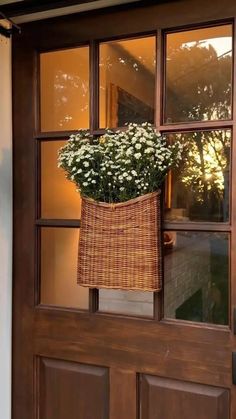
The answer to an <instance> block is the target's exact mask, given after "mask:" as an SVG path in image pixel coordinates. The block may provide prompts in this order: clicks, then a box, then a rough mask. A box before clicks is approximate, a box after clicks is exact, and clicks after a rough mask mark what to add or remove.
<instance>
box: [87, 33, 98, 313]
mask: <svg viewBox="0 0 236 419" xmlns="http://www.w3.org/2000/svg"><path fill="white" fill-rule="evenodd" d="M89 54H90V55H89V69H90V76H89V85H90V99H89V104H90V109H89V128H90V131H91V133H94V131H95V130H97V129H98V128H99V44H98V42H96V41H91V42H90V49H89ZM98 308H99V291H98V289H90V290H89V311H90V312H91V313H95V312H96V311H98Z"/></svg>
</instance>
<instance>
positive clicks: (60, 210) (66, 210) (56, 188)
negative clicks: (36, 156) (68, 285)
mask: <svg viewBox="0 0 236 419" xmlns="http://www.w3.org/2000/svg"><path fill="white" fill-rule="evenodd" d="M64 144H65V142H64V141H43V142H41V217H42V218H62V219H63V218H74V219H78V218H80V214H81V201H80V195H79V193H78V192H76V185H75V184H74V183H73V182H70V181H69V180H67V179H66V176H65V172H64V171H63V170H62V169H59V168H58V167H57V155H58V150H59V148H60V147H62V146H63V145H64Z"/></svg>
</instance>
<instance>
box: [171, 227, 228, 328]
mask: <svg viewBox="0 0 236 419" xmlns="http://www.w3.org/2000/svg"><path fill="white" fill-rule="evenodd" d="M164 242H165V245H164V249H165V256H164V266H165V270H164V275H165V276H164V284H165V291H164V295H165V297H164V300H165V301H164V307H165V308H164V310H165V317H167V318H173V319H182V320H191V321H195V322H205V323H215V324H223V325H225V324H228V277H229V249H228V246H229V243H228V235H227V234H225V233H197V232H174V231H168V232H166V233H165V234H164Z"/></svg>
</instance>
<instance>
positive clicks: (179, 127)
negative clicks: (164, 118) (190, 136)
mask: <svg viewBox="0 0 236 419" xmlns="http://www.w3.org/2000/svg"><path fill="white" fill-rule="evenodd" d="M232 125H233V121H232V120H227V121H225V120H218V121H196V122H183V123H179V124H169V125H168V124H166V125H161V126H160V127H159V130H160V131H161V132H164V133H165V132H183V131H185V132H186V131H187V132H192V131H209V130H221V129H227V128H228V129H231V128H232Z"/></svg>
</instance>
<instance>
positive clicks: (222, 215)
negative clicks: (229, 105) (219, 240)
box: [165, 131, 231, 222]
mask: <svg viewBox="0 0 236 419" xmlns="http://www.w3.org/2000/svg"><path fill="white" fill-rule="evenodd" d="M169 140H170V141H175V140H179V141H181V142H182V143H183V145H184V152H183V161H182V162H181V165H180V166H179V167H178V168H177V169H175V170H173V171H172V172H171V173H169V174H168V177H167V180H166V193H165V206H166V212H165V219H166V220H167V221H212V222H218V221H219V222H226V221H228V220H229V190H230V188H229V179H230V147H231V131H205V132H195V133H185V134H173V135H170V136H169Z"/></svg>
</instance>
